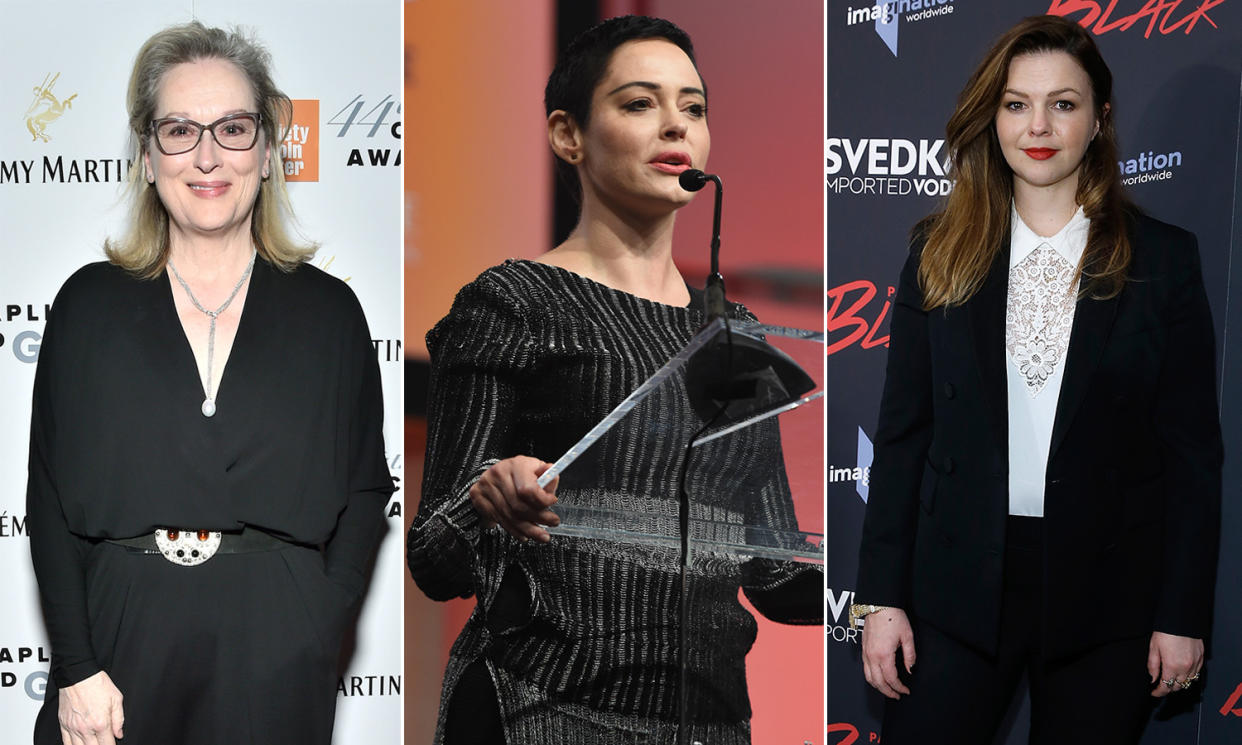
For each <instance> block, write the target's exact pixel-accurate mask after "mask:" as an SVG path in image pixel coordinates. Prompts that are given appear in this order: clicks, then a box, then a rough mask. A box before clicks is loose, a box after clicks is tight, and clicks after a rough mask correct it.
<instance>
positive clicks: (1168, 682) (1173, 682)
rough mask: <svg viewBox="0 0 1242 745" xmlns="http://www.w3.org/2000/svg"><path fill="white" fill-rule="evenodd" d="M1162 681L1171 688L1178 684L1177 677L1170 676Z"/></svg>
mask: <svg viewBox="0 0 1242 745" xmlns="http://www.w3.org/2000/svg"><path fill="white" fill-rule="evenodd" d="M1160 682H1161V683H1164V684H1165V685H1166V686H1168V687H1169V688H1172V687H1173V686H1175V685H1177V679H1175V678H1169V679H1168V680H1162V681H1160Z"/></svg>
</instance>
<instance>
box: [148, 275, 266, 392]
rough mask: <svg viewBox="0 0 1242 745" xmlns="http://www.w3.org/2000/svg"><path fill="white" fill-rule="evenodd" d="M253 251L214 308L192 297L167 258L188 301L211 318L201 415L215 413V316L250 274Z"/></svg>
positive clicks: (225, 307) (230, 300)
mask: <svg viewBox="0 0 1242 745" xmlns="http://www.w3.org/2000/svg"><path fill="white" fill-rule="evenodd" d="M254 257H255V252H254V251H251V252H250V263H249V264H247V265H246V271H244V272H242V275H241V279H239V280H237V284H235V285H233V291H232V292H230V293H229V297H228V299H227V300H225V301H224V304H223V305H221V306H220V307H219V308H216V309H215V310H207V309H206V308H204V307H203V304H202V303H200V302H198V298H196V297H194V293H193V292H192V291H191V290H190V286H189V285H187V284H186V283H185V280H184V279H182V278H181V274H180V273H179V272H178V271H177V267H176V265H174V264H173V263H172V259H169V260H168V268H169V269H172V273H173V276H174V277H176V278H177V283H178V284H180V285H181V289H183V290H185V294H186V295H188V296H189V298H190V302H191V303H194V307H195V308H198V310H199V312H201V313H205V314H206V315H207V317H208V318H210V319H211V327H210V329H208V331H207V385H205V386H203V393H204V394H205V395H206V398H204V399H203V416H207V417H210V416H215V415H216V397H215V395H214V394H213V393H212V391H211V365H212V362H213V359H214V357H215V351H216V318H217V317H218V316H219V315H220V314H221V313H223V312H224V311H225V309H227V308H228V307H229V303H231V302H233V298H235V297H237V293H238V291H239V290H241V286H242V285H243V284H245V283H246V278H247V277H249V276H250V272H251V270H253V269H254Z"/></svg>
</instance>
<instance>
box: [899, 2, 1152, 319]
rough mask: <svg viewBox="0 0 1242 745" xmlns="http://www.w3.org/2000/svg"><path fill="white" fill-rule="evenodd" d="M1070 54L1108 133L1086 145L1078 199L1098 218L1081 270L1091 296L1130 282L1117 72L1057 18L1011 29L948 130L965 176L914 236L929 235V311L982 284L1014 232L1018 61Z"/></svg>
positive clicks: (922, 280) (957, 172)
mask: <svg viewBox="0 0 1242 745" xmlns="http://www.w3.org/2000/svg"><path fill="white" fill-rule="evenodd" d="M1039 52H1065V53H1066V54H1068V55H1070V56H1071V57H1073V58H1074V59H1075V60H1076V61H1077V62H1078V64H1079V65H1080V66H1082V69H1083V70H1084V71H1085V72H1086V73H1087V77H1088V78H1089V79H1090V80H1091V93H1092V96H1091V99H1092V105H1093V107H1094V111H1095V116H1096V118H1097V119H1098V120H1099V122H1100V131H1099V133H1098V134H1097V135H1096V136H1095V138H1094V139H1093V140H1092V141H1091V143H1090V144H1089V145H1088V146H1087V152H1086V154H1085V155H1084V156H1083V160H1082V166H1081V170H1080V171H1079V176H1078V190H1077V193H1076V195H1075V199H1076V201H1077V202H1078V204H1079V205H1081V206H1082V208H1083V213H1084V214H1085V215H1086V217H1087V218H1088V219H1089V220H1091V229H1090V231H1089V234H1088V237H1087V248H1086V250H1085V251H1083V255H1082V259H1081V261H1080V262H1079V264H1078V272H1079V276H1080V277H1082V279H1083V282H1082V294H1083V295H1090V296H1091V297H1096V298H1108V297H1113V296H1115V295H1117V294H1118V293H1120V292H1121V290H1122V287H1123V286H1124V285H1125V280H1126V270H1127V269H1128V267H1129V265H1130V241H1129V239H1128V238H1127V237H1126V226H1125V211H1126V207H1127V202H1126V199H1125V197H1124V195H1123V194H1122V190H1121V171H1120V168H1119V166H1118V165H1117V133H1116V130H1115V129H1114V128H1113V119H1112V116H1111V114H1112V95H1113V75H1112V73H1111V72H1110V71H1109V69H1108V65H1106V64H1105V63H1104V58H1103V57H1101V56H1100V50H1099V49H1097V48H1096V46H1095V42H1094V41H1092V39H1091V36H1090V35H1089V34H1088V33H1087V32H1086V31H1085V30H1084V29H1083V28H1082V27H1081V26H1079V25H1078V24H1076V23H1074V22H1072V21H1068V20H1066V19H1064V18H1060V17H1058V16H1035V17H1033V18H1027V19H1025V20H1023V21H1022V22H1021V23H1019V24H1018V25H1016V26H1014V27H1013V28H1011V29H1009V31H1007V32H1005V34H1004V35H1003V36H1001V38H1000V39H999V40H997V42H996V44H995V45H994V46H993V47H992V49H991V50H990V51H989V52H988V53H987V56H985V57H984V58H983V61H982V62H981V63H979V66H978V67H977V68H975V71H974V74H972V75H971V76H970V80H969V81H968V82H967V83H966V87H965V88H964V89H963V90H962V93H961V95H960V96H958V99H957V110H956V111H955V112H954V113H953V116H952V117H951V118H950V119H949V123H948V125H946V127H945V144H946V146H947V148H948V152H949V158H950V160H951V161H952V166H951V168H952V174H951V175H952V176H953V177H954V178H955V179H956V184H955V185H954V187H953V191H951V192H950V193H949V196H948V199H947V201H946V202H945V204H944V209H943V211H941V212H939V213H936V214H934V215H932V216H930V217H928V218H927V219H925V220H923V221H922V222H921V223H919V225H918V226H917V227H916V228H915V232H916V233H917V234H920V235H922V236H924V237H925V238H926V243H925V246H924V248H923V254H922V259H921V262H920V264H919V284H920V286H921V287H922V289H923V298H924V307H925V308H926V309H928V310H930V309H932V308H937V307H940V306H942V305H943V306H952V305H960V304H962V303H964V302H966V301H967V300H969V299H970V297H971V296H972V295H974V294H975V292H976V291H978V289H979V288H980V287H981V286H982V285H983V280H984V279H985V278H986V277H987V274H988V269H989V268H990V267H991V265H992V262H993V261H994V260H995V258H996V255H997V253H998V252H999V250H1000V247H1001V245H1002V244H1003V241H1006V240H1008V236H1009V229H1010V225H1009V210H1010V203H1011V202H1012V200H1013V172H1012V171H1011V170H1010V169H1009V166H1008V164H1007V163H1006V162H1005V156H1004V154H1003V152H1002V151H1001V147H1000V142H999V140H998V139H997V136H996V127H995V124H994V123H995V120H996V112H997V110H998V109H999V108H1000V104H1001V98H1002V96H1003V95H1004V91H1005V85H1006V83H1007V82H1008V79H1009V64H1010V63H1011V62H1012V61H1013V59H1014V58H1015V57H1020V56H1022V55H1024V54H1035V53H1039Z"/></svg>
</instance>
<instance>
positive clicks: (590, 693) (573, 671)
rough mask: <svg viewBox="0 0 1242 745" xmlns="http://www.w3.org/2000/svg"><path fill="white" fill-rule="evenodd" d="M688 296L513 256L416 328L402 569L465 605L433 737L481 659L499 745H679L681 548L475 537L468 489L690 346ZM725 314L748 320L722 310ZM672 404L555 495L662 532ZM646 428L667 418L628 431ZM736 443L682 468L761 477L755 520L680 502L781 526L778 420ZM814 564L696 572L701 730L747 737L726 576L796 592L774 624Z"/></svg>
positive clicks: (675, 451)
mask: <svg viewBox="0 0 1242 745" xmlns="http://www.w3.org/2000/svg"><path fill="white" fill-rule="evenodd" d="M692 293H693V291H692ZM693 294H695V295H698V293H693ZM699 297H701V295H699ZM699 307H700V304H699V303H696V302H693V301H692V302H691V305H690V307H684V308H683V307H674V306H669V305H663V304H660V303H656V302H652V301H649V300H645V299H642V298H639V297H637V296H634V295H630V294H628V293H624V292H620V291H617V290H614V289H611V288H609V287H607V286H605V285H602V284H599V283H597V282H593V281H591V280H589V279H587V278H585V277H582V276H580V275H577V274H574V273H572V272H569V271H566V270H564V269H560V268H558V267H554V266H550V265H546V264H540V263H535V262H530V261H510V262H508V263H506V264H504V265H501V266H498V267H493V268H492V269H489V270H487V271H486V272H484V273H483V274H482V275H480V276H479V277H478V278H477V279H476V280H475V281H474V282H472V283H470V284H469V285H467V286H466V287H465V288H463V289H462V290H461V292H460V293H459V294H458V296H457V298H456V301H455V302H454V304H453V309H452V311H451V312H450V313H449V315H448V316H447V317H446V318H444V319H443V320H442V321H441V322H440V323H439V324H437V325H436V327H435V328H434V329H433V330H432V331H431V333H429V334H428V348H429V349H430V351H431V356H432V381H431V393H430V402H429V430H428V440H427V460H426V467H425V472H424V480H423V492H422V497H421V501H420V503H419V508H418V514H417V516H416V517H415V519H414V522H413V524H412V527H411V530H410V534H409V539H408V561H409V565H410V570H411V573H412V574H413V576H414V579H415V581H416V582H417V583H418V585H419V587H420V588H421V589H422V590H423V592H425V593H426V594H427V595H428V596H429V597H431V598H433V599H448V598H452V597H457V596H463V597H467V596H470V595H474V596H475V597H476V598H477V599H478V605H477V606H476V609H475V611H474V614H473V615H472V616H471V617H470V620H469V621H468V622H467V624H466V627H465V629H464V630H463V631H462V633H461V635H460V636H459V637H458V639H457V641H456V643H455V644H454V645H453V649H452V655H451V659H450V660H449V664H448V669H447V671H446V672H445V677H444V692H443V696H442V699H441V708H440V723H439V726H438V728H437V735H436V742H437V743H440V742H442V741H443V740H444V737H445V732H444V729H445V721H446V717H447V714H448V711H449V705H450V702H451V698H452V695H453V693H454V690H455V689H456V687H457V685H458V682H459V681H460V680H461V679H462V676H463V674H465V673H466V671H467V669H468V668H471V665H472V664H473V663H476V662H478V661H482V662H483V663H484V664H485V665H486V669H487V672H488V674H489V675H490V677H491V680H492V682H493V684H494V686H495V690H496V699H497V700H498V702H499V706H500V717H501V720H502V722H503V727H504V730H505V736H506V738H507V741H508V742H509V743H536V742H537V743H543V744H545V745H587V744H588V743H589V744H590V745H611V744H613V743H626V744H633V743H652V744H655V743H659V744H660V745H665V744H666V743H670V742H673V741H674V737H675V733H676V726H677V721H678V703H677V695H678V684H677V680H678V669H677V659H678V646H679V630H680V623H679V620H678V608H679V604H678V595H677V592H676V589H677V581H678V580H677V572H678V569H677V567H678V556H677V552H676V550H675V549H671V548H669V549H666V548H663V547H651V546H639V545H627V544H622V543H616V542H611V541H603V540H588V539H578V538H569V537H564V536H556V537H554V538H553V539H552V542H551V543H550V544H547V545H543V544H537V543H534V542H529V543H519V542H518V541H517V540H515V539H513V538H512V537H511V536H509V535H508V534H507V533H505V532H503V531H502V530H500V529H499V528H492V529H491V530H481V529H480V527H479V520H478V517H477V515H476V513H475V512H474V509H473V507H472V506H471V504H470V501H469V496H468V490H469V487H470V485H471V484H473V483H474V482H475V481H476V480H477V479H478V478H479V476H480V475H481V474H482V473H483V471H485V470H486V469H487V468H489V467H490V466H491V465H493V464H494V463H496V462H497V461H499V460H501V459H504V458H507V457H511V456H514V455H531V456H534V457H537V458H540V459H542V460H545V461H549V462H551V461H554V460H556V459H557V458H558V457H559V456H560V455H561V454H562V453H564V452H565V450H566V449H568V447H569V446H570V445H572V444H573V443H574V442H576V441H577V440H578V439H579V438H580V437H581V436H582V435H584V434H585V433H586V432H587V431H588V430H589V429H590V427H591V426H592V425H593V424H595V423H596V422H597V421H599V420H600V419H602V418H603V417H604V416H605V415H606V414H607V413H608V412H609V411H611V410H612V409H613V407H615V406H616V405H617V404H618V403H620V402H621V401H622V399H624V398H625V396H626V395H627V394H628V393H629V392H630V391H632V390H633V389H634V388H636V387H638V385H639V384H640V383H642V382H643V381H644V380H645V379H647V378H648V377H650V376H651V375H652V374H653V373H654V372H655V371H656V370H657V369H659V367H660V366H662V365H663V364H664V362H665V361H667V360H668V359H669V358H670V357H672V356H673V355H674V354H675V353H676V352H677V351H679V350H680V349H681V348H682V347H683V346H684V345H685V344H686V343H687V342H688V341H689V340H690V338H691V337H692V336H693V335H694V334H695V332H696V331H697V330H698V329H699V327H700V326H702V324H703V315H702V313H701V312H700V311H699V310H698V308H699ZM732 313H733V315H734V316H735V317H747V318H749V317H751V316H750V315H749V313H748V312H747V311H745V310H744V309H742V308H739V307H736V306H735V307H734V308H733V309H732ZM667 403H668V406H667V407H666V408H663V409H662V410H660V411H659V412H658V413H657V414H655V415H654V416H655V417H657V418H659V419H661V421H660V422H635V421H632V420H630V421H629V422H628V424H629V425H633V426H636V427H638V429H636V430H635V431H633V432H632V433H629V434H630V435H632V436H629V435H622V436H621V437H619V438H618V439H617V440H616V447H617V449H618V451H619V452H617V453H616V457H615V459H614V460H613V464H614V465H615V475H616V478H615V480H611V481H609V483H607V484H606V485H605V486H604V487H603V488H599V489H593V490H592V491H591V493H590V495H589V496H587V495H584V494H571V493H570V489H569V487H567V486H566V484H564V483H563V484H562V485H561V488H560V489H558V492H557V494H558V497H559V498H560V499H561V501H562V502H563V503H564V502H567V501H568V500H570V499H571V498H578V499H579V500H580V501H581V500H586V501H588V502H589V503H590V504H591V505H593V506H596V507H599V508H605V509H627V508H636V507H637V506H638V505H639V504H640V503H641V504H642V505H643V508H644V509H646V510H648V511H649V512H651V513H652V514H655V515H660V516H662V517H666V518H669V519H668V520H666V521H665V524H668V525H671V526H673V527H672V530H673V531H675V530H676V527H675V526H676V514H677V494H678V480H679V475H680V473H681V465H682V460H683V457H684V445H685V442H686V438H688V437H689V435H690V434H691V433H692V431H693V429H694V428H695V425H692V424H690V423H691V422H692V421H693V420H694V417H693V415H692V414H691V412H690V411H689V402H688V400H686V399H685V398H684V397H683V398H681V399H675V400H671V401H669V402H667ZM653 423H656V424H660V425H662V426H659V427H655V428H654V429H653V430H650V431H639V430H641V429H642V427H643V425H644V424H653ZM652 432H656V434H652ZM731 442H732V445H731V446H730V447H729V448H728V449H727V450H725V451H723V452H721V451H717V453H716V456H715V457H714V458H713V459H711V460H708V461H703V460H699V461H697V462H696V461H692V463H691V466H690V473H689V474H688V478H689V479H691V480H693V481H695V482H696V483H697V486H698V488H696V489H695V491H694V492H692V493H697V494H699V495H713V494H724V493H727V492H729V491H730V489H729V488H728V484H729V482H730V480H732V479H734V478H735V477H737V476H738V475H739V474H741V473H748V472H749V473H753V472H757V471H758V472H763V473H766V474H767V475H768V478H767V480H766V481H765V482H764V484H763V488H762V489H761V490H760V492H759V495H758V498H757V499H755V500H754V501H753V502H752V503H751V504H749V505H748V506H747V508H746V509H747V510H748V511H749V512H750V513H751V514H742V513H741V512H738V511H731V509H730V506H728V505H710V504H703V503H696V504H694V505H692V510H691V514H692V515H697V516H700V517H701V516H703V513H704V511H706V510H709V509H712V508H716V512H717V514H716V517H717V518H718V519H725V520H730V521H736V522H738V523H741V522H743V521H747V522H750V524H757V523H760V524H767V525H771V526H783V527H793V525H794V516H793V511H792V504H791V502H790V498H789V490H788V485H787V483H786V480H785V472H784V466H783V461H782V458H781V450H780V439H779V435H778V432H777V429H776V426H775V420H769V421H768V423H767V425H766V426H756V427H752V428H750V429H748V430H745V431H743V432H742V433H739V435H738V436H737V437H734V438H733V439H732V440H731ZM673 535H676V533H675V532H674V533H673ZM821 576H822V575H820V574H819V573H818V572H815V571H813V570H810V571H803V572H799V571H788V570H787V568H783V567H777V566H774V565H770V564H766V563H763V562H743V561H741V560H738V559H735V558H731V557H721V558H720V559H719V561H718V562H717V563H716V565H715V566H713V567H712V568H711V571H710V572H707V573H704V574H702V575H700V576H699V577H697V578H696V582H695V584H694V592H695V598H694V606H695V609H696V611H695V616H694V623H695V624H696V628H695V629H694V630H693V632H694V636H695V637H696V638H698V639H700V640H710V642H711V643H710V644H705V645H702V646H701V647H700V648H698V649H696V650H695V652H694V654H693V655H692V657H693V659H692V662H691V667H692V680H693V681H695V684H694V685H693V687H692V689H691V690H692V695H691V705H692V706H693V707H694V711H695V712H696V715H695V718H696V720H697V723H696V725H695V728H694V733H695V735H696V737H697V738H698V739H701V740H702V741H704V742H710V743H713V744H714V745H720V744H722V743H723V744H730V745H737V744H739V743H747V742H749V739H750V738H749V718H750V713H751V712H750V705H749V700H748V697H747V692H746V679H745V656H746V652H747V651H748V650H749V649H750V647H751V644H752V643H753V641H754V637H755V633H756V624H755V621H754V619H753V618H752V617H751V616H750V614H749V613H747V612H746V611H745V609H743V607H742V606H741V604H740V603H739V602H738V598H737V594H738V588H739V587H744V588H745V589H746V591H747V595H748V597H749V598H750V599H751V601H752V602H754V603H755V605H756V607H757V608H759V609H760V610H761V611H763V612H764V613H765V614H767V613H768V612H769V610H770V609H772V607H773V605H772V604H771V603H770V602H768V601H770V600H772V599H773V596H774V595H777V594H779V592H780V589H781V588H782V587H787V586H790V585H798V586H799V589H800V591H802V592H800V594H801V597H802V598H803V599H804V600H805V601H806V602H805V603H804V604H803V606H802V607H801V608H799V609H798V612H804V613H805V615H802V616H800V617H799V616H797V615H796V613H795V614H794V615H790V614H789V613H788V612H782V613H781V614H780V615H782V616H783V618H782V619H781V620H785V621H788V622H799V621H801V622H809V623H814V622H817V621H818V620H819V618H820V616H821V614H822V610H821V608H822V599H821V598H822V588H821V586H820V581H821ZM802 579H808V580H809V582H806V583H805V584H804V583H802V582H800V581H797V580H802ZM502 588H504V589H502ZM807 588H810V592H809V594H807V593H806V592H805V590H806V589H807ZM514 599H516V601H517V602H516V603H515V602H513V601H514ZM515 606H516V607H517V609H518V610H517V611H516V612H515V610H514V608H515ZM803 609H805V610H803ZM785 610H786V611H787V610H788V609H785ZM471 669H476V670H477V669H478V668H477V667H475V668H471ZM470 695H474V694H473V693H472V694H470Z"/></svg>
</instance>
